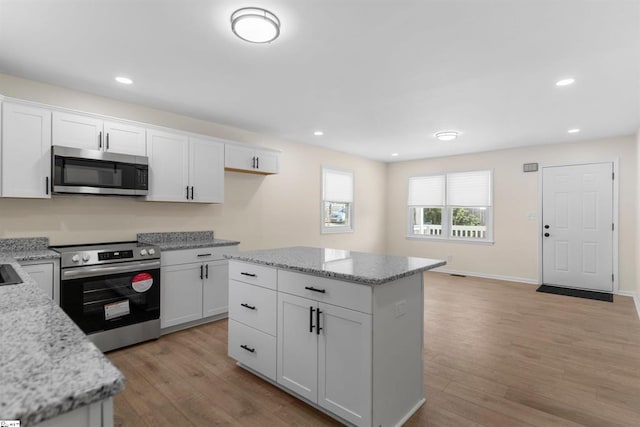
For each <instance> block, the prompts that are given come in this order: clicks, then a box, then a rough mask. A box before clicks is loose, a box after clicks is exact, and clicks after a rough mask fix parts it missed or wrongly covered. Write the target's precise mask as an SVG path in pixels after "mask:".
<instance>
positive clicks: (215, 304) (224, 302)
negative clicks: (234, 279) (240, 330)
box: [202, 261, 229, 317]
mask: <svg viewBox="0 0 640 427" xmlns="http://www.w3.org/2000/svg"><path fill="white" fill-rule="evenodd" d="M204 267H205V278H204V282H203V284H202V312H203V314H202V316H203V317H209V316H215V315H217V314H223V313H226V312H228V311H229V267H228V266H227V261H210V262H206V263H205V264H204Z"/></svg>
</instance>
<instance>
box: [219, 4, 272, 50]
mask: <svg viewBox="0 0 640 427" xmlns="http://www.w3.org/2000/svg"><path fill="white" fill-rule="evenodd" d="M231 31H233V34H235V35H236V36H238V37H240V38H241V39H242V40H244V41H247V42H250V43H271V42H272V41H274V40H275V39H277V38H278V36H279V35H280V20H279V19H278V17H277V16H276V15H274V14H273V13H271V12H269V11H268V10H266V9H261V8H259V7H243V8H242V9H238V10H236V11H235V12H233V13H232V14H231Z"/></svg>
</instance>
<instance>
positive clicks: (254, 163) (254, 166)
mask: <svg viewBox="0 0 640 427" xmlns="http://www.w3.org/2000/svg"><path fill="white" fill-rule="evenodd" d="M251 167H252V168H254V169H255V168H256V156H253V157H252V158H251Z"/></svg>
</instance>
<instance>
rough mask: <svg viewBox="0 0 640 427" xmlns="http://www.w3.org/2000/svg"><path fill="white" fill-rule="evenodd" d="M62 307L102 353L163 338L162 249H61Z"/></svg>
mask: <svg viewBox="0 0 640 427" xmlns="http://www.w3.org/2000/svg"><path fill="white" fill-rule="evenodd" d="M52 249H53V250H55V251H57V252H59V253H60V255H61V261H60V267H61V272H60V306H61V307H62V309H63V310H64V311H65V312H66V313H67V315H68V316H69V317H71V319H73V321H74V322H76V324H77V325H78V326H79V327H80V328H81V329H82V330H83V331H84V332H85V333H86V334H87V337H88V338H89V339H90V340H91V341H93V342H94V343H95V344H96V346H98V348H99V349H100V350H102V351H109V350H113V349H116V348H120V347H124V346H127V345H131V344H135V343H138V342H142V341H146V340H150V339H156V338H158V337H159V336H160V249H159V248H158V247H157V246H153V245H148V244H139V243H138V242H116V243H104V244H91V245H69V246H56V247H53V248H52Z"/></svg>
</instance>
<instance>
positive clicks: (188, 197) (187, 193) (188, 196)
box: [187, 185, 189, 200]
mask: <svg viewBox="0 0 640 427" xmlns="http://www.w3.org/2000/svg"><path fill="white" fill-rule="evenodd" d="M187 200H189V186H188V185H187Z"/></svg>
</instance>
